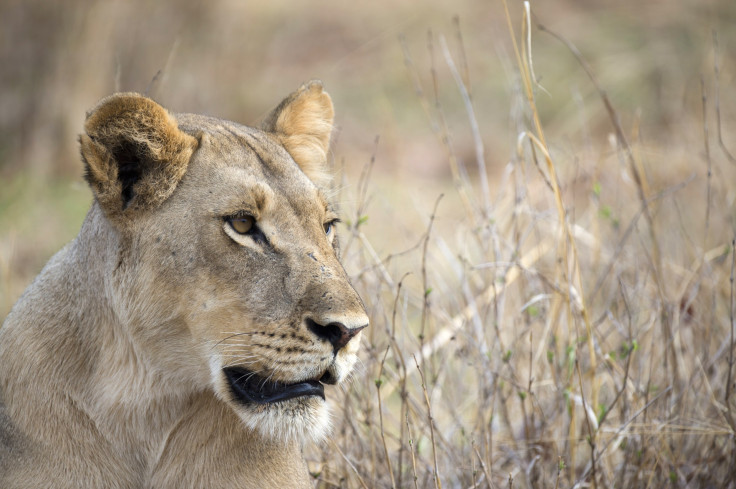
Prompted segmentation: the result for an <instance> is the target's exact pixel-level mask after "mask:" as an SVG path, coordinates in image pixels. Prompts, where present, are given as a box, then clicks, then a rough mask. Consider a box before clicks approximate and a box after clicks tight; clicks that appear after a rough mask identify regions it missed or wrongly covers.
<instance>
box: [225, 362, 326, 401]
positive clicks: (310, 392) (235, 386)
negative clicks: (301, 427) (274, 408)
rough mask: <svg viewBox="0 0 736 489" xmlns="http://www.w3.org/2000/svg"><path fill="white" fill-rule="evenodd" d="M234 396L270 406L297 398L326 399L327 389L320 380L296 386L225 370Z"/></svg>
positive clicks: (233, 370)
mask: <svg viewBox="0 0 736 489" xmlns="http://www.w3.org/2000/svg"><path fill="white" fill-rule="evenodd" d="M223 372H224V373H225V378H227V381H228V383H229V384H230V390H231V392H232V393H233V396H234V397H235V398H236V399H237V400H239V401H240V402H242V403H245V404H250V403H255V404H270V403H273V402H282V401H288V400H289V399H294V398H297V397H305V396H319V397H321V398H322V399H323V400H324V399H325V388H324V386H323V385H322V384H321V383H320V381H319V380H305V381H303V382H296V383H294V384H285V383H283V382H274V381H269V380H268V379H265V378H263V377H259V376H258V375H256V374H255V373H253V372H250V371H249V370H246V369H244V368H240V367H228V368H225V369H223Z"/></svg>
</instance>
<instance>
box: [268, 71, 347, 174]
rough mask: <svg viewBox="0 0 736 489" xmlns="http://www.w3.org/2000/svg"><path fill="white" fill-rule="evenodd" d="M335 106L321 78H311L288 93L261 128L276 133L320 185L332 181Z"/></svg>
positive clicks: (285, 146)
mask: <svg viewBox="0 0 736 489" xmlns="http://www.w3.org/2000/svg"><path fill="white" fill-rule="evenodd" d="M334 115H335V110H334V108H333V107H332V99H331V98H330V96H329V95H328V94H327V92H325V91H324V90H323V89H322V82H320V81H311V82H309V83H307V84H305V85H302V86H301V87H300V88H299V90H297V91H296V92H294V93H292V94H291V95H289V96H288V97H286V98H285V99H284V100H283V101H282V102H281V103H280V104H279V105H278V107H276V108H275V109H274V110H273V111H271V113H270V114H269V115H268V116H267V117H266V119H265V120H264V122H263V124H262V125H261V128H262V129H263V130H264V131H268V132H270V133H273V134H274V135H275V136H276V137H277V138H278V139H279V141H280V142H281V144H283V146H284V148H286V150H287V151H288V152H289V154H290V155H291V157H292V158H294V161H295V162H296V163H297V164H298V165H299V167H300V168H301V169H302V171H303V172H304V173H305V174H306V175H307V176H308V177H309V178H310V179H311V180H312V181H313V182H314V183H316V184H317V185H318V186H325V185H327V184H329V181H330V178H331V177H330V174H329V171H328V168H327V150H328V148H329V146H330V134H331V133H332V122H333V118H334Z"/></svg>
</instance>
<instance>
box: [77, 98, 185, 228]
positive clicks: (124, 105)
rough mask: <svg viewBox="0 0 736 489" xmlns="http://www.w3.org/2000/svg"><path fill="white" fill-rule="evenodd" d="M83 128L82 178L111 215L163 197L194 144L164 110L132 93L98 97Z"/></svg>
mask: <svg viewBox="0 0 736 489" xmlns="http://www.w3.org/2000/svg"><path fill="white" fill-rule="evenodd" d="M84 128H85V131H86V134H82V135H81V136H80V138H79V142H80V147H81V152H82V160H83V161H84V164H85V178H86V180H87V182H88V183H89V185H90V187H91V188H92V191H93V192H94V194H95V197H96V198H97V201H98V202H99V203H100V205H101V206H102V208H103V209H104V210H105V212H106V213H107V215H108V216H109V217H111V218H114V217H115V216H118V215H120V214H122V213H123V211H126V210H127V209H129V208H135V209H145V208H152V207H155V206H158V205H160V204H161V203H162V202H163V201H164V200H166V199H167V198H168V197H169V196H170V195H171V193H172V192H173V191H174V189H175V188H176V185H177V184H178V183H179V180H180V179H181V177H183V176H184V173H185V172H186V169H187V165H188V163H189V159H190V158H191V156H192V153H193V152H194V150H195V149H196V147H197V144H198V142H197V140H196V139H195V138H194V137H192V136H190V135H188V134H186V133H184V132H182V131H180V130H179V128H178V126H177V122H176V119H174V118H173V117H172V116H171V115H170V114H169V113H168V112H167V111H166V109H164V108H163V107H161V106H160V105H158V104H157V103H156V102H154V101H153V100H150V99H148V98H146V97H143V96H141V95H138V94H134V93H123V94H116V95H112V96H110V97H107V98H105V99H103V100H102V101H101V102H100V103H99V104H98V105H97V107H95V108H94V109H92V111H90V113H89V114H88V115H87V121H86V123H85V125H84Z"/></svg>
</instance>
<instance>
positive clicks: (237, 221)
mask: <svg viewBox="0 0 736 489" xmlns="http://www.w3.org/2000/svg"><path fill="white" fill-rule="evenodd" d="M227 222H228V224H230V227H231V228H233V230H234V231H235V232H236V233H238V234H248V233H249V232H250V231H251V230H252V229H253V227H254V226H255V224H256V220H255V219H254V218H253V216H240V217H230V218H228V220H227Z"/></svg>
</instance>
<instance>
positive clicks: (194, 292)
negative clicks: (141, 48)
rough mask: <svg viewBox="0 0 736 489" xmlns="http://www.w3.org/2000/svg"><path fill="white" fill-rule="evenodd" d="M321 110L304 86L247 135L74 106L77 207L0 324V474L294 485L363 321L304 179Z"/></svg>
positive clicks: (200, 119)
mask: <svg viewBox="0 0 736 489" xmlns="http://www.w3.org/2000/svg"><path fill="white" fill-rule="evenodd" d="M332 121H333V107H332V101H331V99H330V97H329V96H328V95H327V93H325V92H324V91H323V89H322V85H321V84H320V83H319V82H311V83H308V84H306V85H304V86H302V87H301V88H300V89H299V90H297V91H296V92H294V93H292V94H291V95H290V96H289V97H287V98H286V99H285V100H284V101H283V102H282V103H281V104H280V105H279V106H278V107H277V108H276V109H275V110H274V111H273V112H272V113H271V114H270V115H268V116H267V117H266V119H265V122H264V123H263V124H262V125H261V127H260V128H259V129H256V128H251V127H245V126H242V125H240V124H236V123H233V122H228V121H223V120H220V119H215V118H212V117H205V116H201V115H192V114H170V113H169V112H167V111H166V110H165V109H164V108H162V107H161V106H160V105H158V104H157V103H156V102H154V101H152V100H150V99H148V98H146V97H143V96H141V95H137V94H133V93H123V94H117V95H113V96H111V97H108V98H106V99H103V100H102V101H101V102H100V103H99V104H98V105H97V106H96V107H95V108H94V109H93V110H92V111H91V112H90V113H89V114H88V116H87V119H86V123H85V126H84V129H85V134H83V135H82V136H81V137H80V144H81V153H82V159H83V161H84V165H85V168H86V176H85V178H86V180H87V182H88V183H89V185H90V187H91V188H92V192H93V194H94V202H93V204H92V207H91V209H90V211H89V213H88V214H87V217H86V219H85V221H84V223H83V224H82V229H81V231H80V233H79V236H77V238H76V239H75V240H74V241H73V242H72V243H70V244H69V245H67V246H66V247H65V248H64V249H62V250H61V251H60V252H59V253H58V254H56V256H54V257H53V258H52V259H51V261H49V263H48V264H47V265H46V267H45V268H44V269H43V271H42V272H41V274H40V275H39V276H38V277H37V278H36V280H35V281H34V282H33V284H32V285H31V286H30V287H29V288H28V289H27V290H26V291H25V293H24V294H23V296H22V297H21V298H20V300H19V301H18V303H17V304H16V305H15V307H14V308H13V310H12V311H11V313H10V314H9V315H8V317H7V319H6V321H5V324H4V325H3V327H2V328H1V329H0V487H2V488H4V489H9V488H49V487H54V488H75V489H76V488H80V487H91V488H104V487H110V488H140V487H149V488H187V487H197V488H210V487H211V488H228V487H238V488H275V487H284V488H286V487H288V488H292V487H300V488H301V487H310V486H311V483H310V478H309V474H308V472H307V468H306V464H305V462H304V459H303V456H302V446H303V443H304V441H305V440H308V439H316V438H320V437H322V436H324V434H325V432H326V430H327V424H328V412H327V407H326V405H325V393H324V387H323V384H337V383H339V382H341V381H342V380H344V379H345V377H346V376H347V375H348V374H349V372H350V370H351V369H352V367H353V364H354V362H355V360H356V350H357V349H358V343H359V336H360V331H361V330H362V329H363V328H364V327H366V326H367V325H368V317H367V316H366V313H365V310H364V307H363V304H362V302H361V300H360V298H359V297H358V295H357V293H356V292H355V291H354V290H353V288H352V286H351V285H350V282H349V280H348V277H347V276H346V274H345V271H344V270H343V268H342V266H341V264H340V262H339V261H338V245H337V240H336V238H335V232H336V229H335V223H336V222H337V220H338V218H337V215H336V214H335V210H334V208H333V207H332V206H331V205H330V203H329V202H328V200H327V199H326V197H325V194H324V193H323V192H322V191H321V190H320V189H321V188H323V186H324V185H325V183H326V167H325V160H326V152H327V150H328V144H329V139H330V133H331V131H332ZM39 231H41V232H42V230H39Z"/></svg>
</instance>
